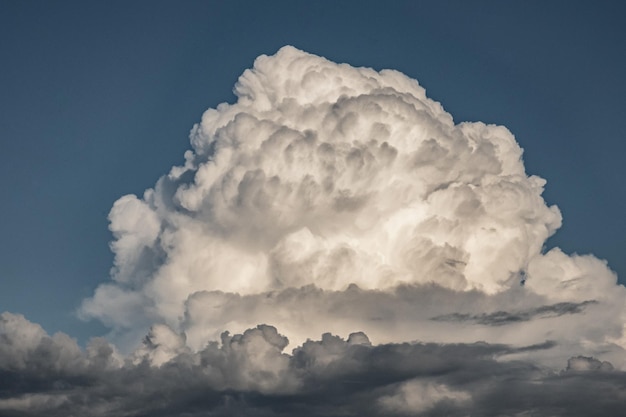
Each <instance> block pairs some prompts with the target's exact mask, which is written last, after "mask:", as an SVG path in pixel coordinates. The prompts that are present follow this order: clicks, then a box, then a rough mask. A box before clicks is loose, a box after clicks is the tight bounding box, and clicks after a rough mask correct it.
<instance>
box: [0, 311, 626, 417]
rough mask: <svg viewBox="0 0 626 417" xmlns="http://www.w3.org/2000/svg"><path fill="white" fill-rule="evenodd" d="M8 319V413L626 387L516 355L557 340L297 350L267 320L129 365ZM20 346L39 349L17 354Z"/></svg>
mask: <svg viewBox="0 0 626 417" xmlns="http://www.w3.org/2000/svg"><path fill="white" fill-rule="evenodd" d="M2 319H3V322H2V323H3V328H2V339H1V342H0V347H1V348H2V350H1V352H2V353H1V355H0V360H1V362H0V375H1V377H2V378H0V381H2V383H1V385H0V414H1V415H3V416H37V415H42V414H45V415H48V416H69V415H90V416H94V417H98V416H113V417H115V416H181V417H182V416H207V415H264V416H290V415H300V416H320V415H353V416H356V415H360V416H390V415H424V416H444V415H447V416H457V415H458V416H462V415H468V414H470V415H485V416H487V415H526V414H527V415H536V416H554V415H557V416H566V415H569V416H582V415H589V412H590V411H591V410H595V411H594V412H593V415H598V416H604V415H606V416H613V415H617V414H616V413H618V412H619V411H618V407H619V406H620V404H623V392H624V391H623V389H624V387H625V386H626V374H625V373H624V372H621V371H616V370H613V368H612V366H611V365H610V364H609V363H608V362H600V361H599V360H597V359H594V358H590V357H573V358H571V359H570V360H569V363H568V364H567V368H566V369H564V370H562V371H561V372H555V371H552V370H550V369H548V368H543V367H538V366H537V365H535V364H532V363H529V362H526V361H519V360H507V359H506V357H507V355H510V354H513V353H516V352H518V351H519V350H532V351H538V350H551V349H553V348H554V347H555V345H554V344H553V343H544V344H542V345H537V346H528V347H522V348H516V347H511V346H507V345H497V344H487V343H472V344H465V343H464V344H435V343H399V344H398V343H394V344H382V345H373V344H371V343H370V342H369V340H368V338H367V336H366V335H365V334H363V333H354V334H351V335H350V336H349V337H348V338H347V339H343V338H340V337H338V336H333V335H331V334H324V335H322V338H321V339H319V340H310V341H307V342H306V343H304V344H303V345H302V346H299V347H297V348H295V349H294V350H293V351H292V353H291V354H286V353H284V352H283V348H284V347H285V345H286V343H287V341H286V339H285V338H284V337H283V336H281V335H280V334H279V333H278V332H277V330H276V329H275V328H273V327H271V326H266V325H259V326H257V327H255V328H253V329H248V330H247V331H246V332H244V333H242V334H236V335H229V334H227V333H225V334H223V335H222V338H221V341H220V342H219V343H218V342H214V343H210V344H208V345H207V346H206V347H204V348H203V349H201V350H199V351H198V352H191V351H189V350H185V349H182V350H181V351H180V352H179V353H177V354H175V355H174V356H172V357H171V358H170V359H169V360H167V361H164V362H163V363H162V364H161V365H159V366H154V365H150V360H149V357H150V355H151V354H153V353H154V352H155V351H158V350H159V349H161V348H162V347H163V345H164V344H167V343H166V342H165V341H164V340H162V339H165V337H164V336H163V335H161V336H159V335H158V334H157V333H159V331H157V332H155V333H153V334H151V335H149V336H148V337H147V338H146V340H145V342H144V346H143V347H142V348H141V349H139V350H138V351H137V352H136V353H135V354H134V356H133V357H132V358H127V359H126V360H124V361H123V362H119V361H118V360H117V359H115V358H114V356H115V352H114V350H113V349H112V347H111V346H110V345H108V344H106V343H105V342H103V341H102V340H98V341H95V342H94V343H92V345H90V347H89V348H87V349H86V350H81V349H78V348H77V347H76V345H75V343H73V342H71V341H70V339H69V338H66V336H65V335H61V334H58V335H55V336H48V335H47V334H45V333H41V332H39V329H40V328H38V326H37V325H35V324H32V323H30V322H28V321H26V320H25V319H23V318H22V317H19V316H13V315H8V314H6V313H5V314H4V315H3V316H2ZM15 321H17V322H19V324H20V328H19V329H18V328H17V327H11V323H12V322H15ZM24 335H28V338H25V337H24ZM26 339H28V340H26ZM18 352H22V353H23V352H28V353H26V354H25V355H23V359H22V361H18V362H16V361H15V360H14V359H15V357H14V355H15V354H17V353H18ZM564 365H565V364H564ZM524 413H526V414H524ZM585 413H587V414H585Z"/></svg>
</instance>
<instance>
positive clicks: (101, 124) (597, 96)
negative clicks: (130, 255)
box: [0, 1, 626, 341]
mask: <svg viewBox="0 0 626 417" xmlns="http://www.w3.org/2000/svg"><path fill="white" fill-rule="evenodd" d="M623 4H624V3H623V2H620V1H614V2H606V1H605V2H602V1H600V2H591V1H588V2H574V1H524V2H522V1H519V2H512V1H483V2H470V1H410V2H401V1H395V2H390V3H389V4H383V2H368V1H341V2H330V1H318V2H294V1H284V2H283V1H268V2H248V1H245V2H244V1H231V2H225V1H223V2H194V1H182V2H174V1H169V2H163V1H131V2H126V1H124V2H121V1H107V2H91V1H76V2H73V1H58V2H48V1H23V2H22V1H0V64H1V65H0V169H1V170H2V171H1V175H0V191H1V195H2V200H1V201H2V204H0V233H1V234H0V236H1V238H0V311H5V310H8V311H12V312H16V313H22V314H24V315H26V316H27V318H29V319H30V320H32V321H35V322H38V323H40V324H42V325H43V326H44V327H45V328H46V330H48V331H50V332H54V331H59V330H61V331H65V332H67V333H69V334H71V335H73V336H75V337H77V338H78V339H79V340H81V341H83V340H84V339H85V338H86V337H88V336H92V335H99V334H103V333H104V332H105V329H104V328H102V327H100V326H99V325H98V324H97V323H82V322H81V321H80V320H78V319H77V318H76V317H75V315H74V311H75V309H76V308H77V306H78V305H79V304H80V302H81V300H82V299H83V298H84V297H87V296H89V295H91V293H92V292H93V290H94V288H95V287H96V285H97V284H98V283H101V282H103V281H105V280H107V279H108V271H109V268H110V267H111V265H112V256H111V254H110V252H109V249H108V242H109V240H110V239H111V235H110V233H109V231H108V228H107V227H108V223H107V220H106V217H107V214H108V211H109V209H110V208H111V206H112V204H113V202H114V201H115V200H116V199H117V198H119V197H120V196H122V195H124V194H127V193H138V194H141V193H142V192H143V190H144V189H145V188H148V187H151V186H153V185H154V183H155V182H156V180H157V179H158V177H159V176H161V175H163V174H165V173H167V171H168V170H169V168H170V167H171V166H172V165H175V164H180V163H182V161H183V158H182V155H183V152H184V151H185V150H186V149H188V148H189V145H188V136H187V135H188V132H189V130H190V128H191V127H192V125H193V124H194V123H195V122H197V121H199V119H200V116H201V115H202V113H203V111H204V110H206V109H207V108H209V107H215V106H216V105H217V104H218V103H220V102H223V101H230V102H232V101H233V100H234V96H233V94H232V88H233V85H234V83H235V81H236V80H237V78H238V76H239V75H240V74H241V72H242V71H243V70H244V69H245V68H248V67H250V66H251V65H252V62H253V60H254V58H255V57H256V56H258V55H260V54H262V53H265V54H273V53H274V52H276V50H277V49H279V48H280V47H281V46H283V45H285V44H291V45H294V46H296V47H298V48H300V49H304V50H306V51H308V52H312V53H315V54H318V55H322V56H325V57H327V58H329V59H331V60H333V61H337V62H348V63H350V64H352V65H357V66H369V67H374V68H376V69H382V68H393V69H397V70H400V71H402V72H404V73H406V74H407V75H409V76H411V77H413V78H416V79H418V80H419V82H420V83H421V84H422V85H423V86H425V87H426V90H427V93H428V95H429V96H430V97H431V98H433V99H436V100H438V101H440V102H441V103H442V104H443V106H444V107H445V109H446V110H447V111H449V112H450V113H451V114H452V115H453V116H454V119H455V120H456V121H457V122H460V121H464V120H470V121H477V120H480V121H483V122H486V123H497V124H503V125H505V126H507V127H508V128H509V129H510V130H511V131H512V132H513V133H514V134H515V136H516V137H517V140H518V142H519V143H520V144H521V146H522V147H523V148H524V149H525V156H524V159H525V162H526V167H527V171H528V172H529V173H532V174H537V175H540V176H542V177H544V178H546V179H547V180H548V184H547V189H546V193H545V194H544V196H545V198H546V200H547V201H548V202H549V203H550V204H557V205H558V206H559V207H560V208H561V211H562V213H563V217H564V226H563V228H562V229H561V230H560V231H559V232H557V234H556V236H555V237H553V238H552V239H551V240H550V241H549V246H560V247H562V248H563V249H564V250H565V251H566V252H577V253H593V254H595V255H596V256H598V257H600V258H603V259H607V260H608V262H609V265H610V266H611V267H612V268H613V269H614V270H615V271H617V272H618V274H619V275H620V277H621V279H620V280H621V282H622V283H624V282H626V256H625V255H626V253H625V252H626V251H625V248H626V220H625V217H624V214H625V213H626V188H625V187H624V184H623V182H624V179H626V166H625V164H624V157H625V153H626V122H625V120H626V119H625V117H624V115H625V114H626V80H625V78H624V76H625V74H626V54H625V53H624V51H625V50H626V25H624V23H623V22H624V17H625V16H626V7H625V6H624V5H623Z"/></svg>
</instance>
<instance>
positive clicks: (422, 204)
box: [0, 47, 626, 416]
mask: <svg viewBox="0 0 626 417" xmlns="http://www.w3.org/2000/svg"><path fill="white" fill-rule="evenodd" d="M234 92H235V94H236V96H237V101H236V102H235V103H233V104H227V103H222V104H220V105H218V106H217V108H215V109H209V110H207V112H206V113H205V114H204V115H203V117H202V120H201V122H200V123H199V124H197V125H196V126H194V128H193V129H192V131H191V135H190V139H191V147H192V149H191V150H189V151H187V152H186V153H185V163H184V164H183V165H182V166H175V167H173V168H171V170H170V172H169V174H168V175H166V176H164V177H162V178H160V179H159V180H158V181H157V183H156V185H155V186H154V188H151V189H148V190H146V191H145V193H144V194H143V195H142V196H134V195H127V196H123V197H121V198H120V199H119V200H118V201H116V202H115V204H114V206H113V208H112V210H111V212H110V214H109V221H110V230H111V232H112V233H113V238H114V240H113V242H112V243H111V249H112V251H113V253H114V265H113V268H112V270H111V280H110V281H109V282H106V283H103V284H101V285H100V286H99V287H98V288H97V289H96V291H95V292H94V294H93V296H92V297H90V298H88V299H86V300H84V302H83V304H82V306H81V308H80V311H79V314H80V315H81V316H82V317H84V318H85V319H98V320H100V321H102V322H103V323H104V324H105V325H107V326H109V327H110V328H111V334H109V335H108V336H107V340H104V339H95V340H94V341H92V342H91V343H90V345H89V346H88V347H87V348H86V349H84V350H83V349H80V348H79V347H78V346H77V345H76V342H75V341H74V340H73V339H71V338H70V337H69V336H67V335H63V334H56V335H52V336H49V335H47V334H46V333H45V332H44V331H43V329H41V327H39V326H38V325H36V324H33V323H30V322H28V321H27V320H26V319H25V318H23V317H21V316H19V315H13V314H10V313H4V314H3V315H2V321H0V324H1V326H2V327H1V328H0V372H1V373H2V379H1V380H2V381H5V382H2V384H3V385H1V386H0V411H1V413H3V415H5V414H6V415H41V414H42V413H45V414H46V415H51V416H55V415H64V416H65V415H87V414H88V415H94V416H99V415H103V416H104V415H106V416H118V415H119V416H129V415H131V416H144V415H150V416H159V415H164V416H165V415H167V416H177V415H181V416H182V415H185V416H196V415H198V416H199V415H268V416H274V415H302V416H307V415H372V416H376V415H385V416H387V415H425V416H439V415H446V416H455V415H458V416H466V415H468V414H470V415H520V416H521V415H537V416H543V415H545V416H553V415H573V416H576V415H590V414H593V415H599V414H598V410H602V412H604V413H606V415H616V413H618V412H617V410H618V408H617V407H618V405H619V404H620V403H621V404H623V401H624V396H623V394H622V393H623V388H624V382H625V377H624V369H625V367H626V360H625V359H626V355H625V351H624V348H625V347H626V338H625V336H624V323H625V318H626V317H625V313H626V312H625V307H624V306H625V305H626V303H625V301H626V290H625V289H624V287H622V286H619V285H617V278H616V276H615V274H614V273H613V272H612V271H611V270H610V269H609V268H608V266H607V265H606V262H604V261H602V260H599V259H597V258H595V257H594V256H592V255H576V254H574V255H569V254H565V253H563V252H562V251H561V250H560V249H559V248H553V249H551V250H548V251H546V249H545V243H546V240H547V238H548V237H549V236H551V235H552V234H553V233H555V231H556V230H557V229H558V228H559V227H560V226H561V214H560V212H559V210H558V208H557V207H556V206H548V205H547V204H546V203H545V201H544V200H543V198H542V193H543V189H544V186H545V180H543V179H541V178H540V177H537V176H534V175H528V174H527V173H526V171H525V168H524V164H523V160H522V149H521V148H520V147H519V145H518V144H517V142H516V141H515V138H514V136H513V135H512V134H511V132H509V131H508V130H507V129H506V128H505V127H502V126H494V125H486V124H484V123H480V122H472V123H470V122H463V123H455V122H454V120H453V118H452V116H451V115H450V114H448V113H446V112H445V110H444V109H443V107H442V106H441V105H440V104H439V103H437V102H435V101H433V100H431V99H429V98H427V97H426V93H425V90H424V89H423V88H422V87H421V86H420V85H419V84H418V82H417V81H415V80H412V79H410V78H408V77H406V76H405V75H403V74H401V73H399V72H397V71H393V70H383V71H380V72H377V71H374V70H372V69H368V68H354V67H351V66H349V65H347V64H336V63H333V62H331V61H328V60H326V59H324V58H322V57H318V56H315V55H311V54H308V53H305V52H303V51H299V50H297V49H295V48H293V47H284V48H282V49H280V50H279V51H278V52H277V53H276V54H275V55H273V56H264V55H263V56H260V57H259V58H257V59H256V61H255V63H254V66H253V68H251V69H249V70H246V71H245V72H244V73H243V74H242V75H241V77H240V78H239V80H238V82H237V84H236V85H235V88H234ZM320 335H321V336H320ZM337 335H344V336H346V337H347V338H346V339H344V338H342V337H339V336H337ZM590 387H591V388H590Z"/></svg>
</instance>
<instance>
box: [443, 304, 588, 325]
mask: <svg viewBox="0 0 626 417" xmlns="http://www.w3.org/2000/svg"><path fill="white" fill-rule="evenodd" d="M590 304H597V301H595V300H588V301H583V302H581V303H557V304H552V305H547V306H540V307H536V308H532V309H528V310H522V311H516V312H509V311H496V312H493V313H482V314H477V315H472V314H464V313H452V314H445V315H441V316H436V317H433V318H432V320H434V321H450V322H455V321H458V322H474V323H476V324H483V325H486V326H504V325H506V324H511V323H517V322H522V321H529V320H533V319H541V318H549V317H559V316H563V315H566V314H579V313H582V312H583V311H584V310H585V307H587V306H588V305H590Z"/></svg>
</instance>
